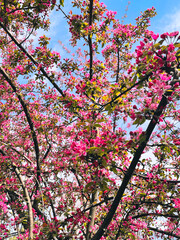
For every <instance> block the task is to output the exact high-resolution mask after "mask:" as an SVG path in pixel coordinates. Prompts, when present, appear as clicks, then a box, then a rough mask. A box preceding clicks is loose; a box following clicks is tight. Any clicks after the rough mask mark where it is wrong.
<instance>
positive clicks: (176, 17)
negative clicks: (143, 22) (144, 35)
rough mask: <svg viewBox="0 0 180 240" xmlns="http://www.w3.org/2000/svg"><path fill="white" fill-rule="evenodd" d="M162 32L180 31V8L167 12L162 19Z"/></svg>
mask: <svg viewBox="0 0 180 240" xmlns="http://www.w3.org/2000/svg"><path fill="white" fill-rule="evenodd" d="M160 25H161V30H160V31H161V32H173V31H179V32H180V9H178V10H176V11H174V12H173V13H172V14H167V15H165V16H164V17H163V19H162V20H161V24H160Z"/></svg>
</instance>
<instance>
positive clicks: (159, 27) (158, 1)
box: [37, 0, 180, 56]
mask: <svg viewBox="0 0 180 240" xmlns="http://www.w3.org/2000/svg"><path fill="white" fill-rule="evenodd" d="M102 2H104V3H105V4H106V6H107V8H108V9H109V10H113V11H117V18H119V19H121V18H122V16H124V14H125V9H126V6H127V5H128V0H104V1H102ZM64 5H65V6H64V8H63V10H64V12H65V13H68V12H69V11H70V10H72V5H71V0H65V1H64ZM152 6H153V7H155V8H156V11H157V16H155V17H154V18H153V19H152V24H151V27H150V30H153V31H154V32H155V33H160V34H161V33H163V32H167V31H168V32H172V31H179V32H180V1H179V0H130V4H129V7H128V12H127V18H126V19H125V23H132V24H133V23H135V18H136V17H138V16H139V15H140V12H141V11H144V10H146V9H147V8H151V7H152ZM50 20H51V22H52V24H51V28H50V30H49V32H48V33H45V34H46V35H47V36H49V37H51V44H50V47H51V48H52V49H53V50H55V51H58V52H60V54H61V55H62V56H63V55H66V53H65V52H64V51H63V50H62V48H61V46H60V44H59V43H58V40H60V41H62V42H63V43H64V44H65V45H66V46H67V47H69V38H70V33H69V32H68V25H67V24H66V20H65V18H64V16H63V14H62V13H61V12H55V11H54V12H53V13H52V14H51V15H50ZM42 34H44V33H43V32H42V31H38V34H37V35H38V36H41V35H42ZM71 49H72V48H71Z"/></svg>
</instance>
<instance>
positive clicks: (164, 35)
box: [160, 32, 169, 39]
mask: <svg viewBox="0 0 180 240" xmlns="http://www.w3.org/2000/svg"><path fill="white" fill-rule="evenodd" d="M168 36H169V33H167V32H166V33H163V34H161V36H160V37H161V38H162V39H166V38H167V37H168Z"/></svg>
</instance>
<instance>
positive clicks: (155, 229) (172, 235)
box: [148, 227, 180, 239]
mask: <svg viewBox="0 0 180 240" xmlns="http://www.w3.org/2000/svg"><path fill="white" fill-rule="evenodd" d="M148 228H149V230H152V231H154V232H158V233H162V234H165V235H168V236H171V237H175V238H177V239H180V236H178V235H176V234H174V233H173V232H168V231H164V230H160V229H157V228H153V227H148Z"/></svg>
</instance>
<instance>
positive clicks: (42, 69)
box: [0, 22, 65, 97]
mask: <svg viewBox="0 0 180 240" xmlns="http://www.w3.org/2000/svg"><path fill="white" fill-rule="evenodd" d="M0 27H2V28H3V29H4V31H5V32H6V33H7V34H8V36H9V37H10V38H11V39H12V41H13V42H14V43H15V44H16V45H17V46H18V47H19V48H20V49H21V51H22V52H23V53H25V55H26V56H27V57H28V58H29V59H30V60H31V62H33V63H34V65H36V67H38V65H39V64H38V62H37V61H36V60H35V58H34V57H33V56H32V55H30V54H29V53H28V52H27V51H26V49H25V48H24V47H23V46H22V44H21V43H19V42H18V40H17V39H16V38H15V37H14V36H13V35H12V34H11V33H10V31H9V30H8V29H7V28H6V27H5V26H4V25H3V24H2V23H1V22H0ZM40 71H41V72H42V74H43V75H44V76H45V77H46V78H47V79H48V80H49V81H50V82H51V84H52V85H53V86H54V87H55V88H56V90H57V91H58V92H59V93H60V94H61V95H62V96H63V97H65V94H64V93H63V91H62V90H61V89H60V88H59V86H58V85H57V84H56V83H55V82H54V79H52V78H51V77H50V76H48V74H47V72H46V71H45V70H44V68H43V67H40Z"/></svg>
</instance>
